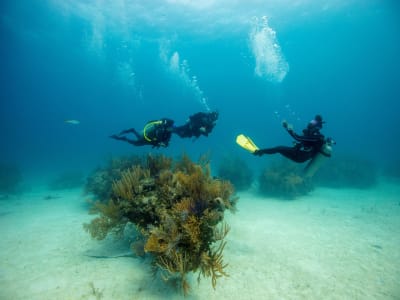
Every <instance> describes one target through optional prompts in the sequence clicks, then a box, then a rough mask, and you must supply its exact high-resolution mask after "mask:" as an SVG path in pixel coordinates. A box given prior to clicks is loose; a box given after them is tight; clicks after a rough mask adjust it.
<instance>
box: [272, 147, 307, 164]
mask: <svg viewBox="0 0 400 300" xmlns="http://www.w3.org/2000/svg"><path fill="white" fill-rule="evenodd" d="M275 150H276V151H277V153H279V154H281V155H282V156H284V157H286V158H289V159H290V160H292V161H295V162H298V163H302V162H305V161H306V160H308V159H310V152H307V151H302V150H300V149H299V148H298V147H284V146H281V147H276V148H275Z"/></svg>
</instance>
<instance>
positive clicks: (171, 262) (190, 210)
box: [85, 155, 237, 294]
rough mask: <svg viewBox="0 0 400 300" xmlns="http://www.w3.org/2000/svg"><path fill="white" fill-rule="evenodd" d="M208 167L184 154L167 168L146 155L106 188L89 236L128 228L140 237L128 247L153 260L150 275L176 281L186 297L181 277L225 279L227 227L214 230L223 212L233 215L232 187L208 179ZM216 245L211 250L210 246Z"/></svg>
mask: <svg viewBox="0 0 400 300" xmlns="http://www.w3.org/2000/svg"><path fill="white" fill-rule="evenodd" d="M210 174H211V171H210V167H209V164H208V162H207V161H206V160H205V159H203V161H202V163H199V164H195V163H193V162H192V161H191V160H190V159H189V157H188V156H186V155H184V156H183V157H182V158H181V160H179V161H178V162H175V163H173V161H172V160H171V159H168V158H166V157H164V156H148V157H147V158H146V161H145V162H142V163H140V164H138V165H135V166H131V167H130V168H128V169H125V170H124V171H122V172H121V173H120V176H119V178H118V179H116V180H114V182H113V184H112V190H111V192H110V194H111V200H110V201H109V202H108V204H102V205H101V206H99V208H98V209H97V212H99V213H100V216H99V217H98V218H96V219H94V220H93V221H92V223H90V224H86V225H85V228H86V229H87V230H88V231H89V232H90V233H91V234H92V236H94V237H96V238H98V239H102V238H104V237H105V236H106V235H107V233H108V232H119V233H120V232H123V228H124V226H125V225H126V224H128V223H133V224H135V225H136V226H137V228H138V230H139V231H140V232H141V234H142V239H140V242H139V243H134V244H133V245H132V248H133V249H134V251H135V252H136V253H142V254H143V253H147V255H151V257H152V259H153V263H152V265H153V270H154V271H157V270H159V271H160V274H161V275H162V278H164V279H165V280H168V279H171V278H177V277H178V278H179V282H180V286H181V288H182V290H183V292H184V294H187V293H188V291H189V289H190V287H189V284H188V282H187V280H186V276H187V273H189V272H197V271H198V272H199V278H200V275H202V276H204V277H211V281H212V286H213V288H215V287H216V282H217V278H219V277H221V276H227V273H226V272H225V268H226V266H227V264H224V263H223V260H222V252H223V249H224V247H225V245H226V242H225V241H224V238H225V236H226V234H227V233H228V231H229V227H228V226H227V225H224V226H222V227H221V228H219V227H218V224H220V223H221V221H222V220H223V218H224V211H225V210H226V209H229V210H231V211H234V209H235V205H236V201H237V198H235V197H232V195H233V186H232V185H231V184H230V183H229V182H227V181H222V180H217V179H213V178H212V177H211V175H210ZM216 242H218V246H217V247H213V244H214V243H216Z"/></svg>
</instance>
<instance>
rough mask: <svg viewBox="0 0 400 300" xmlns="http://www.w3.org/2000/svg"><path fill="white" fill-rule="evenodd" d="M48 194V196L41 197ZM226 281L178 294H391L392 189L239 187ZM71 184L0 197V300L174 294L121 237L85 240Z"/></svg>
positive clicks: (397, 188)
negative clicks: (283, 195) (273, 193)
mask: <svg viewBox="0 0 400 300" xmlns="http://www.w3.org/2000/svg"><path fill="white" fill-rule="evenodd" d="M49 196H50V197H49ZM239 196H240V200H239V203H238V211H237V212H236V213H235V214H230V213H229V212H227V213H226V217H225V218H226V221H227V222H228V223H229V225H230V226H231V231H230V233H229V235H228V237H227V241H228V244H227V246H226V248H225V251H224V261H225V262H227V263H229V265H228V267H227V272H228V273H229V277H223V278H220V279H219V280H218V282H217V287H216V289H215V290H214V289H213V288H212V286H211V281H210V278H203V279H202V280H201V282H200V284H198V283H197V274H195V275H193V276H189V278H190V282H191V285H192V290H191V294H190V295H189V296H187V297H186V299H208V300H211V299H230V300H234V299H400V185H399V183H398V182H397V183H393V182H392V183H381V184H379V185H378V186H377V187H375V188H373V189H368V190H352V189H342V190H335V189H327V188H317V189H316V190H315V191H314V192H313V193H311V194H310V195H307V196H305V197H301V198H298V199H296V200H278V199H273V198H267V197H261V196H259V195H257V194H256V193H251V192H246V193H239ZM86 198H87V197H86V196H83V195H82V194H81V191H80V190H67V191H57V192H55V191H46V190H41V191H39V190H38V191H36V192H30V193H27V194H22V195H19V196H14V197H10V198H7V199H6V198H3V199H2V200H0V239H1V243H0V299H10V300H16V299H40V300H44V299H52V300H54V299H117V300H118V299H167V298H168V299H183V298H184V297H183V295H182V294H181V293H180V292H179V291H176V290H174V289H173V288H171V287H170V286H168V285H166V284H164V283H163V282H161V281H160V280H153V279H152V276H151V273H150V266H149V264H148V261H146V260H143V259H139V258H134V257H132V256H130V252H129V251H130V250H129V241H127V240H124V241H115V240H114V239H113V238H107V239H106V240H104V241H100V242H99V241H96V240H92V239H91V238H90V236H89V235H88V234H87V233H86V232H85V231H84V230H83V227H82V224H83V223H85V222H89V221H90V220H91V218H93V216H92V215H88V213H87V211H88V205H87V204H86Z"/></svg>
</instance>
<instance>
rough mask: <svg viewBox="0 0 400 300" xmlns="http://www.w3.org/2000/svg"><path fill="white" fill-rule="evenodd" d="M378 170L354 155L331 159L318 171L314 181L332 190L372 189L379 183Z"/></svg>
mask: <svg viewBox="0 0 400 300" xmlns="http://www.w3.org/2000/svg"><path fill="white" fill-rule="evenodd" d="M377 178H378V169H377V167H376V166H375V164H374V163H373V162H372V161H370V160H367V159H363V158H361V157H358V156H352V155H339V156H335V157H332V158H330V159H329V160H328V161H327V162H326V163H325V164H324V165H322V167H321V169H320V170H319V171H318V173H317V174H316V176H315V177H314V178H313V181H314V182H315V184H317V185H321V186H327V187H332V188H359V189H364V188H370V187H372V186H374V185H375V184H376V183H377V181H378V180H377Z"/></svg>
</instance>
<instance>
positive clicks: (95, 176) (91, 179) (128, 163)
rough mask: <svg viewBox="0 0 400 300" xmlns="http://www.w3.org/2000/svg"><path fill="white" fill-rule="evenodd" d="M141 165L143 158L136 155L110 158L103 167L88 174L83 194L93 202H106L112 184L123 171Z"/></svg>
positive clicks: (109, 195)
mask: <svg viewBox="0 0 400 300" xmlns="http://www.w3.org/2000/svg"><path fill="white" fill-rule="evenodd" d="M143 163H144V160H143V157H141V156H138V155H133V156H124V157H114V158H111V159H109V160H108V162H107V164H106V165H105V166H102V167H98V168H96V169H95V170H94V171H93V172H92V173H91V174H89V176H88V177H87V178H86V184H85V187H84V192H85V193H86V194H91V195H93V196H94V198H95V200H99V201H102V202H107V201H108V199H110V197H111V191H112V184H113V182H114V181H115V180H118V179H120V178H121V176H122V173H123V172H124V171H126V170H128V169H129V168H131V167H132V166H135V165H141V164H143Z"/></svg>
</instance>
